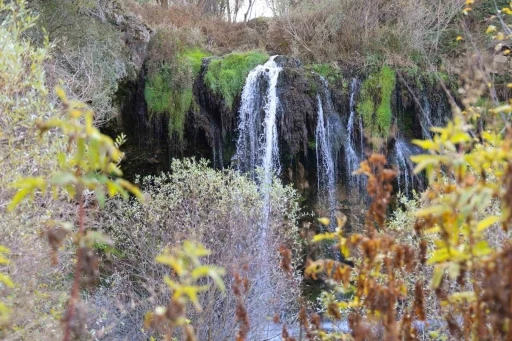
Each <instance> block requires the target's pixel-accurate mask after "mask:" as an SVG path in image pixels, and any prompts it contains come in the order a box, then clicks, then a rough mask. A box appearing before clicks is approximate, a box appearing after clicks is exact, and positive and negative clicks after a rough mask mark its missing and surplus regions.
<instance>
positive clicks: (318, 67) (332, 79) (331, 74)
mask: <svg viewBox="0 0 512 341" xmlns="http://www.w3.org/2000/svg"><path fill="white" fill-rule="evenodd" d="M307 68H308V69H311V70H312V71H314V72H316V73H318V74H319V75H320V76H322V77H323V78H325V79H326V80H327V81H328V82H329V83H331V84H334V83H337V82H338V81H339V80H340V79H342V78H343V75H342V74H341V70H340V69H339V68H338V67H336V66H335V65H333V64H329V63H323V64H312V65H310V66H308V67H307Z"/></svg>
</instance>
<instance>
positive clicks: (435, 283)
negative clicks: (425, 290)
mask: <svg viewBox="0 0 512 341" xmlns="http://www.w3.org/2000/svg"><path fill="white" fill-rule="evenodd" d="M443 276H444V269H443V268H442V267H440V266H436V267H435V268H434V274H433V276H432V289H437V288H439V285H441V281H442V280H443Z"/></svg>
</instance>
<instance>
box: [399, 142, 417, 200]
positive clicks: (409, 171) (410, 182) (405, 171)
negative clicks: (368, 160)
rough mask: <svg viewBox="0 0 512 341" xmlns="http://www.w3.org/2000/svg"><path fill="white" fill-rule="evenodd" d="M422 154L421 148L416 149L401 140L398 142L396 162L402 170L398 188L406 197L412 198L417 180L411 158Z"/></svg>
mask: <svg viewBox="0 0 512 341" xmlns="http://www.w3.org/2000/svg"><path fill="white" fill-rule="evenodd" d="M420 152H421V150H420V148H419V147H415V146H413V145H411V144H409V143H407V142H406V141H405V140H403V139H401V138H399V139H397V140H396V143H395V161H396V164H397V166H398V167H399V169H400V173H399V174H398V177H397V180H398V187H399V188H400V189H401V190H402V191H403V193H404V194H405V195H406V196H410V195H411V194H412V190H413V189H414V182H415V179H416V176H415V175H414V163H413V162H412V161H411V156H413V155H416V154H419V153H420ZM417 181H418V180H417Z"/></svg>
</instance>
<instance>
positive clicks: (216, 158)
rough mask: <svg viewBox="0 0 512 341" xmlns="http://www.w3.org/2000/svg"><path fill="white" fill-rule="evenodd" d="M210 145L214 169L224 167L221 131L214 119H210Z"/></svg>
mask: <svg viewBox="0 0 512 341" xmlns="http://www.w3.org/2000/svg"><path fill="white" fill-rule="evenodd" d="M210 134H211V136H210V140H211V141H210V145H211V146H212V158H213V160H212V164H213V168H215V169H224V152H223V150H222V133H221V131H220V128H219V126H218V125H217V124H216V123H215V121H213V120H211V121H210Z"/></svg>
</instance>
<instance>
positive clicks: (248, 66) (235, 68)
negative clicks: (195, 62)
mask: <svg viewBox="0 0 512 341" xmlns="http://www.w3.org/2000/svg"><path fill="white" fill-rule="evenodd" d="M267 60H268V55H267V54H265V53H262V52H246V53H230V54H228V55H225V56H223V57H222V58H218V59H213V60H212V61H211V62H210V64H209V65H208V71H207V73H206V75H205V82H206V85H207V86H208V87H209V88H210V89H211V90H212V91H213V92H214V93H216V94H217V95H220V96H222V98H223V99H224V103H225V104H226V106H227V107H228V109H230V110H231V109H233V104H234V101H235V98H236V97H237V96H239V95H240V93H241V92H242V89H243V86H244V83H245V79H246V78H247V75H248V74H249V72H250V71H251V70H252V69H254V68H255V67H256V66H258V65H260V64H263V63H265V62H266V61H267Z"/></svg>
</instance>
